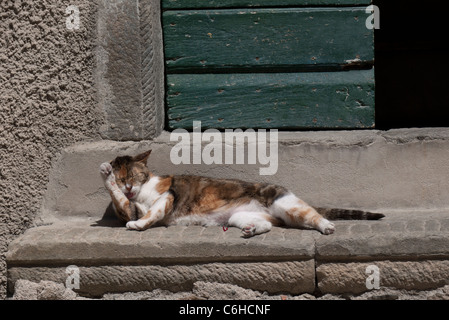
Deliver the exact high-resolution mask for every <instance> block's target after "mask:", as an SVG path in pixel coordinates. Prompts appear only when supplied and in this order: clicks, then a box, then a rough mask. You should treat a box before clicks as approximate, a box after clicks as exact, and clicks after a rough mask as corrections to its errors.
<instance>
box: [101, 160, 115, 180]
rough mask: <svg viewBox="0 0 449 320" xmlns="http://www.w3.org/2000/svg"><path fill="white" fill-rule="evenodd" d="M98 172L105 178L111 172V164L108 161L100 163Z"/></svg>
mask: <svg viewBox="0 0 449 320" xmlns="http://www.w3.org/2000/svg"><path fill="white" fill-rule="evenodd" d="M100 173H101V176H102V177H103V179H106V178H107V177H108V176H109V175H110V174H111V173H112V166H111V164H110V163H109V162H105V163H102V164H101V165H100Z"/></svg>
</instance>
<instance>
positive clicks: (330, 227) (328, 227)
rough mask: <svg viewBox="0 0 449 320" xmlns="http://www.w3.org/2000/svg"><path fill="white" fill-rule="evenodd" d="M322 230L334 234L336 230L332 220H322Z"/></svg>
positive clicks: (324, 232)
mask: <svg viewBox="0 0 449 320" xmlns="http://www.w3.org/2000/svg"><path fill="white" fill-rule="evenodd" d="M320 231H321V232H322V233H323V234H326V235H328V234H332V233H334V232H335V225H334V224H333V223H332V222H330V221H329V220H327V219H323V220H322V221H321V222H320Z"/></svg>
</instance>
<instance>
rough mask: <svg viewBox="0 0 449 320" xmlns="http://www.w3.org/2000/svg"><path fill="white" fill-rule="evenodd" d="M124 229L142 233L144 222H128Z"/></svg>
mask: <svg viewBox="0 0 449 320" xmlns="http://www.w3.org/2000/svg"><path fill="white" fill-rule="evenodd" d="M126 229H128V230H138V231H142V230H145V229H146V228H145V222H144V221H142V220H137V221H128V223H126Z"/></svg>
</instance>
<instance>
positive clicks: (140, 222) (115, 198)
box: [100, 150, 384, 237]
mask: <svg viewBox="0 0 449 320" xmlns="http://www.w3.org/2000/svg"><path fill="white" fill-rule="evenodd" d="M150 153H151V150H149V151H147V152H144V153H142V154H139V155H137V156H134V157H131V156H122V157H117V158H115V159H114V160H113V161H111V162H105V163H103V164H102V165H101V166H100V173H101V175H102V177H103V179H104V184H105V187H106V189H107V190H108V191H109V193H110V195H111V198H112V203H113V207H114V210H115V212H116V214H117V216H118V217H119V218H120V219H121V220H123V221H124V222H126V227H127V228H128V229H133V230H145V229H148V228H150V227H153V226H158V225H164V226H168V225H192V224H193V225H204V226H212V225H219V226H229V227H237V228H240V229H241V230H242V235H243V237H251V236H254V235H257V234H261V233H264V232H268V231H270V230H271V227H272V226H288V227H297V228H303V227H305V228H313V229H317V230H319V231H320V232H322V233H323V234H332V233H333V232H334V231H335V225H334V224H333V223H332V222H330V221H329V220H328V219H331V220H336V219H361V220H377V219H381V218H382V217H384V215H383V214H380V213H370V212H364V211H360V210H344V209H323V208H313V207H311V206H309V205H307V204H306V203H305V202H304V201H302V200H301V199H299V198H298V197H296V196H295V195H294V194H293V193H291V192H290V191H288V190H287V189H286V188H284V187H281V186H276V185H272V184H267V183H249V182H244V181H240V180H235V179H214V178H208V177H201V176H189V175H165V176H156V175H153V174H152V173H151V172H150V171H149V169H148V167H147V160H148V157H149V156H150Z"/></svg>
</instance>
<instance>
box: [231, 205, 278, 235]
mask: <svg viewBox="0 0 449 320" xmlns="http://www.w3.org/2000/svg"><path fill="white" fill-rule="evenodd" d="M270 218H271V216H270V215H269V214H267V213H263V212H253V211H238V212H236V213H234V214H233V215H232V216H231V217H230V218H229V220H228V225H229V226H230V227H237V228H240V229H242V236H243V237H244V238H249V237H252V236H255V235H257V234H261V233H265V232H268V231H270V230H271V227H272V226H273V224H272V223H271V221H270Z"/></svg>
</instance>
